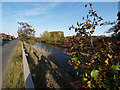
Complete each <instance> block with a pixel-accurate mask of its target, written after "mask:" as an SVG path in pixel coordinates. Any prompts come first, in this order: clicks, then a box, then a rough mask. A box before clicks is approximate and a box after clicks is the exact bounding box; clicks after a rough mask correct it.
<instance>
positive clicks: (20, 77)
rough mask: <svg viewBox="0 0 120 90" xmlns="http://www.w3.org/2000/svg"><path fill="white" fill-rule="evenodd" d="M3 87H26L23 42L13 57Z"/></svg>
mask: <svg viewBox="0 0 120 90" xmlns="http://www.w3.org/2000/svg"><path fill="white" fill-rule="evenodd" d="M2 87H3V88H25V81H24V70H23V60H22V48H21V43H20V42H19V43H18V44H17V48H16V50H15V52H14V54H13V57H12V59H11V63H10V67H9V69H8V71H7V74H6V76H5V79H4V80H3V83H2Z"/></svg>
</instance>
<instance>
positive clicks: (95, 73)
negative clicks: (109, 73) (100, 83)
mask: <svg viewBox="0 0 120 90" xmlns="http://www.w3.org/2000/svg"><path fill="white" fill-rule="evenodd" d="M98 75H99V70H93V71H92V72H91V77H92V78H94V79H95V80H96V79H97V77H98Z"/></svg>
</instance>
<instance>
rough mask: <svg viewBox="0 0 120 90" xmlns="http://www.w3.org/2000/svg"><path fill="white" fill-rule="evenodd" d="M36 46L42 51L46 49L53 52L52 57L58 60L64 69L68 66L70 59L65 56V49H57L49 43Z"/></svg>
mask: <svg viewBox="0 0 120 90" xmlns="http://www.w3.org/2000/svg"><path fill="white" fill-rule="evenodd" d="M35 46H37V47H39V48H40V49H42V48H45V49H46V50H47V51H48V52H51V54H50V56H51V57H52V58H53V59H54V60H56V61H57V62H58V63H59V65H60V66H62V67H64V66H66V65H67V61H68V59H69V58H68V57H67V54H65V52H64V51H65V49H64V48H61V47H56V46H53V45H51V44H48V43H36V44H35Z"/></svg>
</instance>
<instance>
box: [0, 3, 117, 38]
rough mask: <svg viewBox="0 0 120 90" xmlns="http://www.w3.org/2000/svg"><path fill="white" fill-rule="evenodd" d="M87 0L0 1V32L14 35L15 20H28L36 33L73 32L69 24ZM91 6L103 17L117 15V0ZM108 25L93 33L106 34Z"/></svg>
mask: <svg viewBox="0 0 120 90" xmlns="http://www.w3.org/2000/svg"><path fill="white" fill-rule="evenodd" d="M86 3H87V2H2V32H4V33H7V34H8V33H9V34H11V35H14V36H16V37H17V28H18V24H17V23H18V21H22V22H27V23H29V24H30V25H32V26H33V28H34V29H35V30H36V36H40V33H43V32H44V31H46V30H47V31H55V30H56V31H64V34H65V36H69V35H73V34H75V32H74V30H72V31H69V26H71V25H74V26H76V24H77V22H82V17H83V16H86V14H87V12H88V10H89V7H87V8H85V7H84V5H85V4H86ZM92 4H93V8H94V10H96V11H97V12H98V15H99V16H102V18H103V19H104V21H114V20H116V18H117V12H118V3H117V2H92ZM110 27H111V26H104V27H98V28H96V31H95V33H94V35H107V34H105V33H104V32H105V31H106V30H108V29H109V28H110Z"/></svg>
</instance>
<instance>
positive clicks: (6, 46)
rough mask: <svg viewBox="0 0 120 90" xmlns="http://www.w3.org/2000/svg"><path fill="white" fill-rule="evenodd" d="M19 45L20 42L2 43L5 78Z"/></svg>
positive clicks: (3, 73)
mask: <svg viewBox="0 0 120 90" xmlns="http://www.w3.org/2000/svg"><path fill="white" fill-rule="evenodd" d="M17 43H18V40H12V41H6V42H3V43H2V76H3V77H4V75H5V73H6V71H7V69H8V67H9V64H10V58H11V56H12V55H13V52H14V51H15V49H16V47H17ZM0 47H1V46H0ZM0 66H1V65H0Z"/></svg>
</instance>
